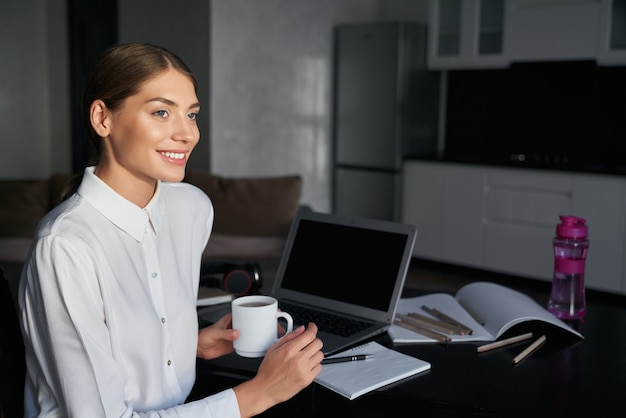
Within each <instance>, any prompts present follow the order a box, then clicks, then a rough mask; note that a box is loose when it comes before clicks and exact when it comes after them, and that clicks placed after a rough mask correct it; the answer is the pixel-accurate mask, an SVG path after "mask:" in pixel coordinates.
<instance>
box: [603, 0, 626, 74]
mask: <svg viewBox="0 0 626 418" xmlns="http://www.w3.org/2000/svg"><path fill="white" fill-rule="evenodd" d="M598 63H599V64H600V65H626V0H602V1H601V9H600V31H599V34H598Z"/></svg>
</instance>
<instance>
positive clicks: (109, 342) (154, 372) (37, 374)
mask: <svg viewBox="0 0 626 418" xmlns="http://www.w3.org/2000/svg"><path fill="white" fill-rule="evenodd" d="M213 215H214V214H213V207H212V205H211V202H210V200H209V199H208V197H207V196H206V195H205V194H204V193H203V192H202V191H200V190H199V189H197V188H196V187H194V186H192V185H190V184H187V183H165V182H163V183H161V182H159V184H158V186H157V191H156V193H155V195H154V197H153V198H152V200H151V201H150V203H149V204H148V205H147V206H146V208H144V209H142V208H139V207H138V206H136V205H134V204H132V203H131V202H129V201H127V200H126V199H124V198H122V197H121V196H120V195H119V194H117V193H116V192H115V191H113V190H112V189H111V188H110V187H108V186H107V185H106V184H105V183H104V182H103V181H101V180H100V179H99V178H98V177H96V176H95V175H94V174H93V167H91V168H87V169H86V170H85V173H84V177H83V180H82V183H81V185H80V187H79V189H78V191H77V193H76V194H74V195H73V196H72V197H70V198H69V199H68V200H66V201H65V202H63V203H62V204H61V205H59V206H58V207H56V208H55V209H54V210H52V211H51V212H50V213H49V214H48V215H47V216H46V217H45V218H44V219H43V220H42V222H41V223H40V225H39V228H38V232H37V234H36V237H35V241H34V243H33V247H32V249H31V253H30V256H29V260H28V261H27V263H26V265H25V267H24V270H23V272H22V278H21V281H20V293H19V303H20V309H21V323H22V331H23V334H24V338H25V345H26V363H27V368H28V373H27V376H26V387H25V409H26V414H25V416H26V417H44V416H45V417H90V418H95V417H131V416H132V417H178V416H185V417H239V407H238V405H237V400H236V397H235V394H234V392H233V390H232V389H228V390H225V391H223V392H221V393H218V394H216V395H213V396H211V397H208V398H205V399H202V400H199V401H194V402H190V403H187V404H185V403H184V401H185V399H186V397H187V396H188V395H189V393H190V391H191V388H192V386H193V384H194V380H195V357H196V347H197V339H198V320H197V314H196V297H197V288H198V281H199V276H200V262H201V256H202V251H203V249H204V247H205V245H206V243H207V241H208V238H209V235H210V233H211V228H212V225H213Z"/></svg>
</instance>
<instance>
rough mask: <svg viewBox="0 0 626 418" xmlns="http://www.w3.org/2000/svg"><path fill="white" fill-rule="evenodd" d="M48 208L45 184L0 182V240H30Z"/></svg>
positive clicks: (23, 181) (24, 181)
mask: <svg viewBox="0 0 626 418" xmlns="http://www.w3.org/2000/svg"><path fill="white" fill-rule="evenodd" d="M49 207H50V203H49V186H48V181H47V180H3V181H1V182H0V237H24V238H32V237H33V235H34V234H35V230H36V228H37V224H38V223H39V221H40V220H41V218H43V217H44V215H45V214H46V213H47V212H48V210H49Z"/></svg>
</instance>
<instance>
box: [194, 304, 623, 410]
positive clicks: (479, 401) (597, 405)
mask: <svg viewBox="0 0 626 418" xmlns="http://www.w3.org/2000/svg"><path fill="white" fill-rule="evenodd" d="M408 296H411V295H408ZM587 302H588V313H587V316H586V318H585V322H584V324H582V327H581V328H580V331H581V332H582V334H583V335H584V336H585V339H584V340H582V341H580V340H577V339H572V338H571V337H569V336H566V335H564V334H561V333H556V334H554V330H547V331H546V333H547V335H548V341H547V343H546V344H545V345H544V346H543V347H542V348H541V349H540V350H539V351H537V352H536V353H534V354H533V355H532V356H531V357H529V358H527V359H526V360H524V361H523V362H521V363H520V364H518V365H516V366H513V364H512V359H513V357H514V356H515V355H517V354H518V353H519V352H520V351H521V350H522V349H523V347H524V345H521V346H511V347H507V348H501V349H498V350H494V351H490V352H487V353H482V354H480V355H479V354H477V353H476V347H477V346H478V345H480V344H481V343H454V344H447V345H442V344H413V345H393V344H392V342H391V341H390V340H389V339H388V338H387V337H383V338H382V339H380V340H379V341H380V342H382V343H383V344H385V345H387V346H389V347H393V348H394V349H396V350H398V351H401V352H404V353H407V354H410V355H412V356H415V357H418V358H421V359H423V360H426V361H428V362H430V363H431V365H432V369H431V370H430V371H429V372H426V373H424V374H421V375H418V376H415V377H412V378H410V379H407V380H404V381H401V382H399V383H396V384H394V385H392V386H391V387H387V388H384V389H381V390H378V391H375V392H372V393H369V394H366V395H364V396H362V397H360V398H358V399H356V400H354V401H348V400H346V399H345V398H342V397H341V396H339V395H337V394H335V393H333V392H331V391H329V390H327V389H325V388H323V387H321V386H319V385H316V384H313V385H311V386H310V387H309V388H307V389H305V390H304V391H302V392H301V393H300V394H298V395H297V396H296V397H294V398H293V399H291V400H289V401H288V402H286V403H284V404H281V405H278V406H276V407H274V408H272V409H270V410H269V411H267V412H266V413H265V414H263V415H262V416H264V417H287V416H289V417H293V416H299V417H382V416H387V417H389V416H405V415H409V416H445V417H461V416H481V417H550V418H556V417H618V416H619V417H624V416H626V403H625V402H624V396H625V395H626V305H624V301H623V300H622V299H620V300H618V301H615V300H611V301H606V300H593V299H592V298H590V297H588V298H587ZM533 331H534V332H537V329H536V328H535V329H533ZM518 332H520V330H519V329H516V330H515V333H518ZM540 332H542V330H540ZM231 372H232V371H228V370H224V369H222V368H221V367H217V368H216V367H215V365H214V364H211V362H205V361H199V362H198V379H197V386H196V389H195V390H194V394H193V395H192V396H196V397H197V396H202V395H205V394H207V393H210V392H212V391H215V390H219V389H221V388H223V387H229V386H232V385H234V384H237V383H238V382H239V381H240V379H241V378H240V377H238V376H236V375H234V374H232V373H231Z"/></svg>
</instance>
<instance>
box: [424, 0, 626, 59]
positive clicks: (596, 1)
mask: <svg viewBox="0 0 626 418" xmlns="http://www.w3.org/2000/svg"><path fill="white" fill-rule="evenodd" d="M429 6H430V9H429V31H430V32H429V45H428V49H429V52H428V66H429V68H432V69H480V68H504V67H508V66H509V65H510V64H511V63H515V62H528V61H572V60H596V61H597V62H598V64H599V65H626V0H430V4H429Z"/></svg>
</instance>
